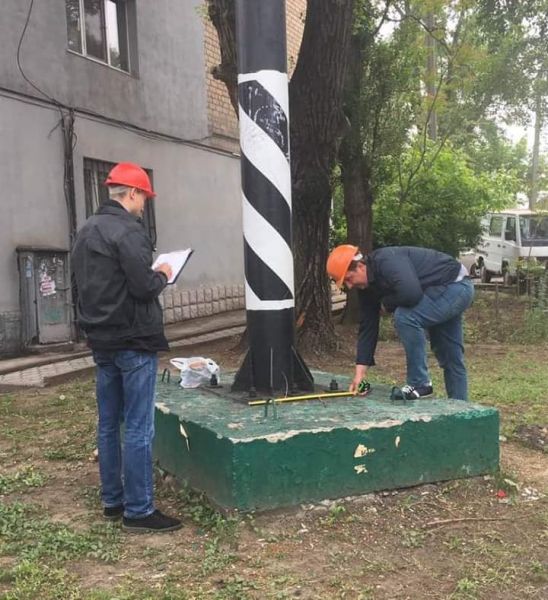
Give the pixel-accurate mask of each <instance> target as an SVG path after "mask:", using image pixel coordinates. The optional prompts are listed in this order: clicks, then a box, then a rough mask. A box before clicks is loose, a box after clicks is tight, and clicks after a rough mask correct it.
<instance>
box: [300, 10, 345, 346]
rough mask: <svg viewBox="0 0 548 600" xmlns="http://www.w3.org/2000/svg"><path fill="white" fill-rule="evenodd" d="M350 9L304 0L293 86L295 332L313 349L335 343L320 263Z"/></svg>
mask: <svg viewBox="0 0 548 600" xmlns="http://www.w3.org/2000/svg"><path fill="white" fill-rule="evenodd" d="M353 7H354V0H315V1H309V3H308V9H307V13H306V23H305V27H304V33H303V39H302V43H301V50H300V53H299V60H298V62H297V67H296V69H295V72H294V74H293V78H292V80H291V84H290V94H289V103H290V111H289V112H290V119H291V171H292V180H293V215H294V219H293V239H294V256H295V275H296V281H297V290H296V292H297V294H296V295H297V325H298V330H297V332H298V339H299V341H300V343H301V345H302V346H305V347H307V348H309V349H314V350H316V351H326V350H330V349H332V348H333V346H334V343H335V340H334V330H333V320H332V316H331V297H330V296H331V293H330V285H329V282H328V279H327V275H326V272H325V264H326V261H327V254H328V243H329V215H330V212H331V175H332V171H333V167H334V163H335V159H336V156H337V151H338V146H339V141H340V138H341V135H342V132H343V125H344V116H343V113H342V99H343V88H344V82H345V75H346V66H347V63H348V53H349V49H350V37H351V29H352V14H353Z"/></svg>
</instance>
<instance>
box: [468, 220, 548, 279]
mask: <svg viewBox="0 0 548 600" xmlns="http://www.w3.org/2000/svg"><path fill="white" fill-rule="evenodd" d="M482 227H483V234H482V237H481V240H480V242H479V244H478V246H477V248H476V263H475V269H476V274H479V276H480V278H481V281H482V282H488V281H490V279H491V276H492V275H502V276H503V277H504V282H505V283H510V282H512V281H513V280H514V279H515V277H516V266H517V263H518V259H522V260H527V259H530V258H534V259H536V260H537V261H539V262H543V263H544V264H545V266H546V267H547V268H548V212H535V211H531V210H527V209H513V210H505V211H500V212H495V213H489V214H488V215H487V216H486V217H485V219H483V220H482Z"/></svg>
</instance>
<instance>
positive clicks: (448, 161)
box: [374, 147, 516, 256]
mask: <svg viewBox="0 0 548 600" xmlns="http://www.w3.org/2000/svg"><path fill="white" fill-rule="evenodd" d="M411 174H413V179H412V182H411V183H410V185H409V187H405V186H404V187H402V185H401V184H402V181H404V180H407V181H409V179H410V175H411ZM515 188H516V180H515V178H514V177H513V176H512V175H509V174H507V173H504V172H496V173H487V174H481V175H477V174H476V173H474V171H473V170H472V169H471V168H470V166H469V164H468V161H467V159H466V157H465V155H464V154H463V153H462V152H460V151H458V150H453V149H451V148H449V147H446V148H444V149H443V150H441V151H440V152H437V150H435V149H434V148H432V149H431V150H429V151H428V152H427V153H426V155H423V154H422V153H421V152H420V151H419V150H417V149H410V150H409V151H408V152H407V153H406V155H405V156H404V160H403V170H402V172H398V171H397V165H395V164H394V165H393V171H392V180H391V181H390V182H388V183H387V184H386V185H385V186H383V188H382V190H380V193H379V196H378V198H377V201H376V203H375V205H374V210H375V212H374V215H375V239H374V243H375V246H395V245H400V246H401V245H412V246H424V247H427V248H434V249H437V250H441V251H444V252H447V253H448V254H451V255H453V256H456V255H458V253H459V251H461V250H463V249H465V248H470V247H473V246H474V245H475V244H476V241H477V238H478V237H479V235H480V233H481V229H480V222H479V221H480V218H481V217H482V216H483V215H484V214H485V213H486V212H487V211H488V210H492V209H496V208H503V207H504V206H508V205H510V204H511V203H512V200H513V194H512V192H513V191H514V189H515Z"/></svg>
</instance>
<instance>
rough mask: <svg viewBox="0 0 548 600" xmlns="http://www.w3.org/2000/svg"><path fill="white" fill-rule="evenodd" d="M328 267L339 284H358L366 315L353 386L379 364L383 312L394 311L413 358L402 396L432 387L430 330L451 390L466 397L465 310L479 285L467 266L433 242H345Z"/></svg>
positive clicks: (353, 388) (419, 394)
mask: <svg viewBox="0 0 548 600" xmlns="http://www.w3.org/2000/svg"><path fill="white" fill-rule="evenodd" d="M327 272H328V274H329V276H330V277H331V278H332V279H333V280H334V281H335V283H336V285H337V286H338V287H345V288H346V289H348V290H350V289H352V288H357V290H358V297H359V302H360V312H361V319H360V327H359V333H358V344H357V358H356V370H355V373H354V378H353V380H352V383H351V384H350V390H351V391H352V392H356V391H357V389H358V385H359V383H360V382H361V381H362V380H363V379H365V378H366V375H367V369H368V367H369V366H372V365H374V364H375V360H374V355H375V349H376V346H377V339H378V334H379V318H380V315H381V314H382V313H383V312H388V313H392V314H393V315H394V326H395V328H396V331H397V332H398V335H399V338H400V340H401V342H402V344H403V347H404V349H405V354H406V358H407V383H406V385H404V386H403V387H402V388H401V390H400V391H399V392H398V395H399V397H401V398H403V399H415V398H421V397H424V396H430V395H431V394H432V393H433V389H432V382H431V380H430V375H429V372H428V365H427V358H426V331H428V333H429V335H430V344H431V347H432V350H433V352H434V354H435V355H436V358H437V359H438V362H439V364H440V366H441V368H442V369H443V374H444V379H445V388H446V391H447V395H448V396H449V398H454V399H458V400H467V399H468V383H467V374H466V367H465V364H464V346H463V334H462V314H463V312H464V311H465V310H466V309H467V308H468V307H469V306H470V304H471V303H472V300H473V298H474V286H473V284H472V282H471V281H470V278H469V277H468V271H467V270H466V268H465V267H464V265H462V264H461V263H460V262H458V261H457V260H455V259H454V258H452V257H451V256H449V255H448V254H444V253H442V252H438V251H436V250H430V249H428V248H416V247H412V246H401V247H397V246H396V247H387V248H380V249H378V250H374V251H373V252H371V253H370V254H368V255H364V254H363V253H362V252H361V251H360V249H359V248H358V247H357V246H352V245H350V244H344V245H342V246H338V247H337V248H335V249H334V250H333V251H332V252H331V254H330V255H329V258H328V260H327Z"/></svg>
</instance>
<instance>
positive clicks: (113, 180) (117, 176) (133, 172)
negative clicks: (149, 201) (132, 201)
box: [105, 162, 156, 198]
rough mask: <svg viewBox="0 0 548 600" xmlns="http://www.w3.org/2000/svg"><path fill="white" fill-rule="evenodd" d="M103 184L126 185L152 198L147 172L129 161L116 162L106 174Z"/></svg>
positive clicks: (152, 193) (153, 194)
mask: <svg viewBox="0 0 548 600" xmlns="http://www.w3.org/2000/svg"><path fill="white" fill-rule="evenodd" d="M105 185H127V186H128V187H134V188H137V189H138V190H142V191H143V192H145V194H146V195H147V198H154V196H156V194H155V193H154V192H153V191H152V185H151V183H150V178H149V176H148V175H147V172H146V171H145V170H144V169H142V168H141V167H140V166H139V165H136V164H135V163H129V162H121V163H118V164H117V165H116V166H115V167H112V169H111V171H110V173H109V174H108V175H107V178H106V180H105Z"/></svg>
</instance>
